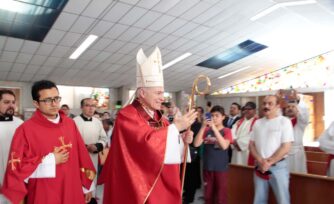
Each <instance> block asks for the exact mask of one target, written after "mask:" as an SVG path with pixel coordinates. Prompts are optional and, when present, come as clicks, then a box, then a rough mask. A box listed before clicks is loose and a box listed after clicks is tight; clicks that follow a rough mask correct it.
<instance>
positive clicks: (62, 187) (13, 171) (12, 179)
mask: <svg viewBox="0 0 334 204" xmlns="http://www.w3.org/2000/svg"><path fill="white" fill-rule="evenodd" d="M55 148H66V149H67V150H68V151H69V159H68V161H67V162H66V163H63V164H58V165H56V177H55V178H30V179H29V181H28V183H25V182H24V180H25V179H26V178H28V177H29V176H31V175H32V173H33V172H34V171H35V169H36V168H37V167H38V165H39V164H40V163H41V161H42V159H43V157H44V156H46V155H48V154H49V153H50V152H53V151H54V149H55ZM95 172H96V171H95V169H94V166H93V163H92V161H91V159H90V157H89V154H88V152H87V150H86V147H85V145H84V143H83V141H82V138H81V135H80V133H79V131H78V129H77V127H76V125H75V123H74V121H73V120H72V119H70V118H68V117H66V116H65V115H64V113H63V112H60V122H59V123H58V124H55V123H52V122H50V121H49V120H47V119H46V118H45V117H44V116H43V115H42V114H41V112H40V111H38V110H37V111H36V112H35V113H34V115H33V116H32V118H31V119H29V120H28V121H26V122H25V123H23V124H22V125H21V126H20V127H19V128H18V129H17V130H16V132H15V135H14V137H13V141H12V144H11V148H10V154H9V159H8V166H7V169H6V174H5V178H4V182H3V186H2V193H3V194H4V195H5V196H6V197H7V198H8V199H9V200H10V201H11V202H12V203H13V204H16V203H19V202H20V201H22V200H23V199H24V197H25V196H26V195H27V197H26V203H27V204H30V203H34V204H46V203H47V204H73V203H85V200H84V194H83V190H82V187H85V188H86V189H89V187H90V185H91V183H92V180H93V179H94V176H95Z"/></svg>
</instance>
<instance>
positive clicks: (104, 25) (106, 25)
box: [90, 20, 114, 37]
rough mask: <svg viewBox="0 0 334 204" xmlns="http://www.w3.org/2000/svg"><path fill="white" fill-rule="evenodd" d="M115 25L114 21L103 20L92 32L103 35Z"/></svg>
mask: <svg viewBox="0 0 334 204" xmlns="http://www.w3.org/2000/svg"><path fill="white" fill-rule="evenodd" d="M113 25H114V23H111V22H108V21H102V20H101V21H99V22H98V23H97V24H96V25H95V26H94V27H93V29H92V30H91V31H90V33H91V34H94V35H97V36H99V37H102V36H103V35H104V34H105V33H106V32H107V31H108V30H109V29H110V28H111V27H112V26H113Z"/></svg>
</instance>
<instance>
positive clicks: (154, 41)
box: [144, 33, 168, 46]
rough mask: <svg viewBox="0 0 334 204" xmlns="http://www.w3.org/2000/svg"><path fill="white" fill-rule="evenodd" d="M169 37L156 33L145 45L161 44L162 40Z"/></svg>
mask: <svg viewBox="0 0 334 204" xmlns="http://www.w3.org/2000/svg"><path fill="white" fill-rule="evenodd" d="M167 36H168V35H167V34H163V33H156V34H154V35H153V36H152V37H150V38H148V39H147V40H146V41H145V42H144V44H147V45H153V46H155V45H157V44H159V42H160V41H161V40H163V39H164V38H166V37H167Z"/></svg>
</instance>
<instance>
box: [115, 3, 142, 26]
mask: <svg viewBox="0 0 334 204" xmlns="http://www.w3.org/2000/svg"><path fill="white" fill-rule="evenodd" d="M146 12H147V10H146V9H143V8H140V7H133V8H132V9H131V10H130V11H128V12H127V13H126V15H125V16H123V17H122V18H121V20H119V22H120V23H122V24H125V25H132V24H134V23H135V22H136V21H138V19H139V18H140V17H142V16H143V15H144V14H145V13H146Z"/></svg>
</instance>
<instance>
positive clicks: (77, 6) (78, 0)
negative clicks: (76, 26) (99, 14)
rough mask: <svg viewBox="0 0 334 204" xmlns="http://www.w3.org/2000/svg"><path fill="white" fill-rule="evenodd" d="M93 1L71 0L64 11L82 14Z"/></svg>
mask: <svg viewBox="0 0 334 204" xmlns="http://www.w3.org/2000/svg"><path fill="white" fill-rule="evenodd" d="M90 1H91V0H70V1H68V2H67V4H66V6H65V8H64V11H66V12H69V13H75V14H80V13H81V12H82V11H83V10H84V9H85V8H86V6H87V5H88V4H89V2H90Z"/></svg>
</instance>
